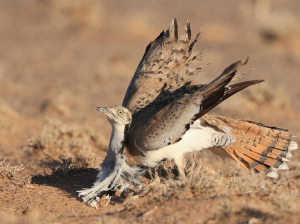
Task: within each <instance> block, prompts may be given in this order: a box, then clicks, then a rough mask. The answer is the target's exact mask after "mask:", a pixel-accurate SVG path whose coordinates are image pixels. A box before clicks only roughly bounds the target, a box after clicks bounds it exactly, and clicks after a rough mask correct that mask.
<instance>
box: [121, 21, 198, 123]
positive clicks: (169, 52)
mask: <svg viewBox="0 0 300 224" xmlns="http://www.w3.org/2000/svg"><path fill="white" fill-rule="evenodd" d="M199 34H200V33H198V34H197V36H196V38H195V40H194V41H193V40H192V39H191V36H192V34H191V27H190V23H189V22H187V25H186V27H185V35H183V36H182V37H181V38H180V39H178V27H177V21H176V19H173V21H172V22H171V24H170V27H169V29H168V30H167V31H166V32H164V31H163V32H162V33H161V34H160V35H159V36H158V37H157V38H156V39H155V40H154V41H153V42H152V43H150V44H149V45H148V47H147V48H146V51H145V54H144V56H143V58H142V60H141V62H140V63H139V65H138V68H137V70H136V72H135V74H134V76H133V78H132V80H131V82H130V84H129V86H128V89H127V92H126V95H125V98H124V100H123V104H122V105H123V106H124V107H126V108H127V109H129V110H130V111H131V113H132V114H134V113H136V112H138V111H139V110H140V109H142V108H145V107H146V106H147V105H149V104H150V103H151V102H152V101H153V100H155V99H156V98H157V96H159V95H160V94H161V92H162V91H170V92H173V91H174V90H176V89H178V88H180V87H182V86H184V85H185V84H186V83H187V82H188V81H190V80H191V79H192V77H193V76H195V75H197V74H198V73H199V72H200V71H201V70H202V67H198V68H196V69H188V68H187V67H188V65H189V64H191V62H193V61H194V60H199V59H200V58H201V53H199V54H198V55H196V56H194V57H193V58H192V59H190V60H189V57H190V55H191V53H192V49H193V47H194V46H195V44H196V42H197V38H198V36H199ZM134 119H137V116H135V117H134ZM133 123H135V121H133Z"/></svg>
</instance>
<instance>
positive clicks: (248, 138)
mask: <svg viewBox="0 0 300 224" xmlns="http://www.w3.org/2000/svg"><path fill="white" fill-rule="evenodd" d="M203 118H204V119H205V120H206V121H207V122H208V123H209V124H211V125H213V126H215V127H217V128H219V129H220V130H222V131H224V129H225V128H228V127H229V128H230V131H231V135H232V136H233V137H234V138H235V139H236V141H235V142H233V143H232V144H230V145H229V146H228V147H227V148H224V149H225V150H226V151H227V152H228V154H229V155H231V156H232V158H233V159H235V160H236V161H238V162H239V163H240V164H241V165H242V166H243V167H244V168H245V169H247V170H250V169H254V170H256V171H258V172H264V173H265V174H266V175H267V176H269V177H273V178H277V177H278V174H277V171H278V170H288V169H289V168H288V165H287V163H286V162H288V161H289V160H288V158H290V157H292V154H291V151H292V150H296V149H297V148H298V144H297V143H296V142H295V141H292V140H291V138H292V137H293V136H292V135H291V134H290V133H288V132H287V131H285V130H282V129H279V128H275V127H267V126H265V125H262V124H258V123H254V122H248V121H243V120H235V119H231V118H227V117H219V116H209V115H206V116H204V117H203Z"/></svg>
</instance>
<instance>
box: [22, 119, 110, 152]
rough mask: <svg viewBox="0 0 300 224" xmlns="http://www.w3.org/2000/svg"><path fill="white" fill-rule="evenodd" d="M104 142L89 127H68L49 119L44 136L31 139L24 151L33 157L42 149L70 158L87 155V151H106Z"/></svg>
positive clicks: (44, 129)
mask: <svg viewBox="0 0 300 224" xmlns="http://www.w3.org/2000/svg"><path fill="white" fill-rule="evenodd" d="M103 142H106V140H104V138H103V137H102V136H101V135H99V134H97V133H95V132H94V131H93V130H91V129H89V128H88V127H82V126H77V125H67V124H63V123H62V122H61V121H59V120H56V119H48V123H47V124H45V125H44V128H43V132H42V134H41V135H40V136H38V137H36V138H31V139H29V140H28V143H27V146H25V147H24V151H25V152H26V153H27V154H28V155H31V154H34V153H36V152H37V151H39V150H40V149H41V150H43V151H45V152H55V153H56V154H57V155H59V156H67V157H70V156H74V155H77V154H80V153H81V154H83V155H84V154H85V155H86V154H88V152H86V150H87V149H88V150H90V151H97V149H99V148H101V149H104V147H105V145H104V144H103ZM83 150H85V152H83Z"/></svg>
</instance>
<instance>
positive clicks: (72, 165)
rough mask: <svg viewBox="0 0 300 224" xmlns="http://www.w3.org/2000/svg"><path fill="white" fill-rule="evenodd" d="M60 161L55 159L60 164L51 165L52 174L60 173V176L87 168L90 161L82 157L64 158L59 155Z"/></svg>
mask: <svg viewBox="0 0 300 224" xmlns="http://www.w3.org/2000/svg"><path fill="white" fill-rule="evenodd" d="M59 159H60V161H57V160H54V161H55V162H56V163H58V164H59V165H58V166H50V167H49V168H50V169H51V171H52V175H60V176H66V175H68V173H70V171H75V172H76V170H78V169H84V168H87V166H88V162H87V161H85V160H84V159H80V158H77V157H75V159H73V158H67V159H63V158H61V157H59Z"/></svg>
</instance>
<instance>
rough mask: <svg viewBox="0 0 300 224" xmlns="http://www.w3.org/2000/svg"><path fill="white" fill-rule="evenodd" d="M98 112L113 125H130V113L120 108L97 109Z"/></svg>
mask: <svg viewBox="0 0 300 224" xmlns="http://www.w3.org/2000/svg"><path fill="white" fill-rule="evenodd" d="M96 109H97V110H98V111H100V112H103V113H104V114H105V115H106V116H107V119H108V121H109V122H110V123H111V124H112V126H114V125H129V124H131V120H132V115H131V112H130V111H129V110H128V109H126V108H125V107H122V106H112V107H97V108H96Z"/></svg>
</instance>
